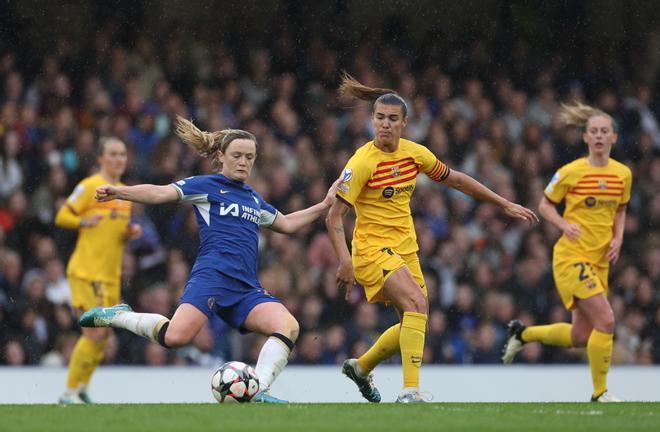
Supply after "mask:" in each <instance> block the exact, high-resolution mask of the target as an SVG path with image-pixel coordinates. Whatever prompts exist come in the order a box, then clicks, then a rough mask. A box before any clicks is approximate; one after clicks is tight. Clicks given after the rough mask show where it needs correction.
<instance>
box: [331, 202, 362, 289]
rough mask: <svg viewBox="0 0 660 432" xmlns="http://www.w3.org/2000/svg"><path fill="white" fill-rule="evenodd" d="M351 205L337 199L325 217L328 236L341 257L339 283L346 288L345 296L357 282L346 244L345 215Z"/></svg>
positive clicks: (338, 272) (338, 274) (341, 287)
mask: <svg viewBox="0 0 660 432" xmlns="http://www.w3.org/2000/svg"><path fill="white" fill-rule="evenodd" d="M348 210H349V207H348V206H347V205H346V204H345V203H344V202H342V201H340V200H337V201H335V203H334V204H333V205H332V207H330V211H329V212H328V216H327V217H326V218H325V225H326V227H327V228H328V237H330V241H331V242H332V246H333V247H334V249H335V253H336V254H337V257H338V258H339V267H338V268H337V285H338V286H339V288H340V289H345V290H346V291H345V298H346V300H348V298H349V297H350V295H351V289H352V288H353V285H354V284H355V275H354V274H353V262H352V261H351V253H350V252H349V251H348V246H347V245H346V232H345V231H344V216H345V215H346V213H348Z"/></svg>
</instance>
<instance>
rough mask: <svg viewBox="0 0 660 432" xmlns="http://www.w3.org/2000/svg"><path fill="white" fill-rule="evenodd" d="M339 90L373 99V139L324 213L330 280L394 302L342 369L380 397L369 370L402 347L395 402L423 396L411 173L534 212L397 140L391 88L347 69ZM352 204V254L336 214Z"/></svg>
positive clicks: (399, 111)
mask: <svg viewBox="0 0 660 432" xmlns="http://www.w3.org/2000/svg"><path fill="white" fill-rule="evenodd" d="M340 91H341V92H342V93H343V94H344V95H348V96H353V97H357V98H359V99H362V100H367V101H370V102H374V105H373V114H372V124H373V127H374V130H375V132H376V137H375V139H374V140H373V141H370V142H368V143H366V144H364V145H363V146H362V147H360V148H359V149H358V150H357V151H356V152H355V154H354V155H353V157H351V159H350V160H349V161H348V164H347V165H346V167H345V169H344V172H343V182H342V183H341V185H340V186H339V189H338V192H337V197H338V198H339V199H338V200H337V201H336V202H335V204H333V206H332V207H331V208H330V212H329V214H328V217H327V219H326V224H327V228H328V233H329V236H330V239H331V241H332V244H333V246H334V248H335V251H336V253H337V255H338V257H339V261H340V264H339V268H338V270H337V283H338V285H339V286H340V288H343V289H345V290H346V297H348V296H349V294H350V291H351V288H352V286H353V284H354V283H356V281H357V282H358V283H359V284H360V285H362V286H363V287H364V291H365V294H366V297H367V301H369V302H376V301H381V302H385V303H387V304H393V305H394V307H395V308H396V309H397V311H398V313H399V316H400V319H401V322H400V323H397V324H395V325H393V326H392V327H390V328H389V329H387V330H386V331H385V332H384V333H383V334H382V335H381V336H380V338H379V339H378V340H377V341H376V342H375V344H374V345H373V346H372V347H371V348H370V349H369V350H368V351H367V352H366V353H365V354H364V355H362V356H361V357H360V358H359V359H348V360H346V361H345V362H344V365H343V368H342V372H343V373H344V374H345V375H346V376H348V377H349V378H350V379H351V380H353V381H354V382H355V383H356V384H357V385H358V389H359V390H360V392H361V393H362V396H363V397H364V398H365V399H367V400H368V401H370V402H380V393H379V392H378V390H377V389H376V387H375V386H374V385H373V378H372V374H371V371H372V370H373V369H374V368H375V367H376V365H378V364H379V363H380V362H382V361H383V360H386V359H387V358H389V357H391V356H392V355H394V354H395V353H397V352H400V353H401V361H402V366H403V391H402V392H401V394H400V395H399V396H398V397H397V402H401V403H416V402H423V398H422V397H421V395H420V392H419V368H420V366H421V363H422V354H423V350H424V338H425V333H426V321H427V315H428V302H427V299H426V286H425V284H424V277H423V275H422V270H421V268H420V264H419V259H418V258H417V250H418V249H419V248H418V246H417V238H416V235H415V229H414V226H413V219H412V215H411V213H410V199H411V196H412V193H413V191H414V190H415V184H416V179H417V176H418V175H419V174H420V173H425V174H426V175H427V176H429V177H430V178H431V179H433V180H435V181H438V182H443V183H445V184H446V185H447V186H449V187H453V188H455V189H458V190H460V191H462V192H464V193H466V194H468V195H470V196H472V197H474V198H477V199H481V200H485V201H489V202H492V203H494V204H497V205H498V206H500V207H502V208H503V209H504V211H505V212H506V214H508V215H509V216H511V217H514V218H519V219H524V220H527V221H530V222H533V221H537V220H538V219H537V218H536V215H534V213H533V212H532V211H531V210H528V209H526V208H524V207H522V206H520V205H518V204H514V203H512V202H509V201H508V200H506V199H504V198H502V197H501V196H499V195H497V194H496V193H494V192H493V191H491V190H490V189H488V188H486V187H485V186H483V185H482V184H480V183H479V182H477V181H476V180H474V179H473V178H471V177H469V176H467V175H465V174H463V173H460V172H458V171H455V170H451V169H449V168H448V167H447V166H446V165H445V164H444V163H442V162H441V161H440V160H438V159H437V158H436V157H435V155H433V153H431V151H430V150H428V149H427V148H426V147H424V146H422V145H420V144H417V143H414V142H412V141H408V140H405V139H402V138H401V133H402V131H403V128H404V127H405V126H406V123H407V120H408V117H407V107H406V104H405V102H404V100H403V99H402V98H401V97H400V96H399V95H397V94H396V93H395V92H394V91H392V90H389V89H379V88H371V87H367V86H364V85H362V84H360V83H359V82H357V81H356V80H355V79H353V78H352V77H350V76H349V75H346V76H345V77H344V79H343V82H342V85H341V89H340ZM351 208H354V209H355V213H356V216H357V220H356V225H355V230H354V232H353V243H352V257H351V253H349V251H348V247H347V245H346V237H345V232H344V225H343V217H344V215H345V214H346V213H347V212H348V210H349V209H351Z"/></svg>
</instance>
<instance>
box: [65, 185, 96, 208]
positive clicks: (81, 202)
mask: <svg viewBox="0 0 660 432" xmlns="http://www.w3.org/2000/svg"><path fill="white" fill-rule="evenodd" d="M88 178H89V177H88ZM87 180H88V179H84V180H83V181H81V182H80V183H78V184H77V185H76V187H75V188H74V189H73V192H71V195H69V198H67V200H66V206H67V207H69V209H71V211H72V212H73V213H74V214H75V215H76V216H80V215H82V214H83V213H84V212H85V210H87V208H89V207H90V206H91V204H92V203H93V202H94V194H95V193H96V188H94V187H92V185H91V184H90V182H89V181H87Z"/></svg>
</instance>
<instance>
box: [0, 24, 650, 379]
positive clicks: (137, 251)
mask: <svg viewBox="0 0 660 432" xmlns="http://www.w3.org/2000/svg"><path fill="white" fill-rule="evenodd" d="M282 24H283V25H282V27H281V29H280V31H279V32H278V34H277V35H274V36H273V37H272V39H270V42H269V43H264V44H259V45H256V44H254V45H250V44H249V43H243V44H237V45H234V44H226V43H223V41H222V40H219V39H204V38H194V37H192V36H191V35H190V34H189V33H187V32H186V31H185V30H184V29H179V28H176V27H174V28H172V29H170V31H168V33H167V34H166V35H159V36H153V35H140V34H137V35H136V36H135V37H133V38H128V39H127V38H126V37H125V35H122V34H120V32H118V30H117V27H115V26H113V23H112V22H108V23H105V24H102V25H100V26H99V27H98V28H96V29H94V31H91V32H90V34H89V38H88V39H86V40H81V39H74V38H68V37H66V36H62V37H56V38H54V39H53V46H52V49H50V50H49V52H48V54H45V55H43V56H41V57H39V58H38V59H35V58H32V59H31V60H32V66H31V67H27V65H26V64H24V63H22V62H23V59H24V57H23V56H22V55H21V53H20V51H19V48H17V47H8V46H2V47H1V48H2V49H1V50H0V85H1V87H0V262H1V264H0V362H1V363H2V364H6V365H39V364H40V365H48V366H60V365H65V364H67V362H68V359H69V356H70V353H71V350H72V348H73V346H74V344H75V342H76V336H77V334H78V332H79V328H78V325H77V323H76V318H75V317H74V315H73V312H72V310H71V308H70V303H69V302H70V294H69V286H68V283H67V280H66V276H65V268H66V263H67V260H68V257H69V255H70V253H71V251H72V249H73V245H74V243H75V238H76V233H75V232H71V231H66V230H61V229H58V228H56V227H54V225H53V219H54V215H55V213H56V211H57V209H58V208H59V207H60V206H61V205H62V204H63V203H64V201H65V199H66V198H67V196H68V195H69V194H70V192H71V191H72V189H73V187H74V186H75V185H76V183H77V182H78V181H80V180H81V179H82V178H84V177H85V176H87V175H89V174H90V173H92V172H94V170H95V161H96V153H95V151H96V143H97V141H98V138H99V137H101V136H111V135H112V136H116V137H119V138H120V139H122V140H123V141H124V142H125V143H126V144H127V146H128V148H129V163H128V169H127V172H126V175H125V177H124V182H125V183H128V184H136V183H145V182H146V183H154V184H167V183H169V182H172V181H175V180H177V179H181V178H184V177H187V176H190V175H194V174H203V173H210V172H212V168H211V164H210V161H208V160H203V159H201V158H200V157H198V156H197V155H196V154H195V153H194V152H193V151H192V150H191V149H189V148H187V147H186V146H185V145H184V144H182V143H181V142H180V141H179V140H178V139H177V138H176V137H175V136H174V135H173V131H172V120H173V119H174V117H175V116H176V115H181V116H183V117H186V118H191V119H193V120H194V121H195V123H196V124H197V125H198V126H199V127H200V128H202V129H205V130H209V131H211V130H218V129H223V128H228V127H232V128H241V129H246V130H248V131H251V132H253V133H254V134H255V135H256V136H257V138H258V140H259V144H258V158H257V162H256V165H255V169H254V171H253V175H252V178H251V180H250V184H251V185H253V186H254V188H255V189H256V190H258V191H259V192H260V193H261V194H262V195H263V196H264V198H265V199H266V200H267V201H269V202H271V203H272V204H273V205H275V206H276V207H277V208H278V209H279V210H280V211H281V212H285V213H286V212H292V211H295V210H297V209H300V208H303V207H305V206H309V205H312V204H314V203H316V202H319V201H320V200H321V199H322V198H323V196H324V194H325V192H326V190H327V187H328V186H329V185H330V184H331V182H332V180H333V179H335V178H336V177H337V176H338V175H339V173H340V172H341V170H342V168H343V166H344V164H345V163H346V161H347V160H348V158H349V157H350V155H351V154H352V153H353V151H354V150H355V149H356V148H358V147H359V146H361V145H362V144H363V143H365V142H367V141H369V140H370V139H371V138H372V136H373V131H372V129H371V125H370V110H371V107H370V106H369V105H368V104H365V103H361V102H356V101H354V100H346V99H341V98H339V97H338V95H337V86H338V83H339V79H340V73H341V71H342V70H347V71H349V72H350V73H351V74H353V75H354V76H355V77H356V78H357V79H359V80H360V81H362V82H363V83H365V84H367V85H370V86H376V87H390V88H393V89H395V90H396V91H397V92H398V93H399V94H400V95H401V96H402V97H404V98H405V100H406V101H407V104H408V109H409V123H408V127H407V128H406V130H405V137H406V138H409V139H411V140H413V141H416V142H419V143H422V144H424V145H426V146H427V147H428V148H429V149H430V150H431V151H433V152H434V153H435V154H436V155H437V156H438V158H440V159H441V160H442V161H444V162H445V163H447V164H448V165H449V166H450V167H451V168H453V169H458V170H461V171H463V172H466V173H467V174H469V175H471V176H473V177H475V178H476V179H478V180H479V181H480V182H482V183H484V184H485V185H487V186H488V187H490V188H492V189H493V190H495V191H496V192H498V193H499V194H501V195H503V196H505V197H506V198H508V199H510V200H513V201H516V202H519V203H521V204H523V205H525V206H528V207H530V208H533V209H536V207H537V205H538V202H539V200H540V198H541V196H542V191H543V188H544V187H545V185H546V184H547V182H548V181H549V180H550V178H551V177H552V174H553V173H554V171H555V170H556V169H557V168H559V167H560V166H561V165H563V164H565V163H567V162H570V161H572V160H574V159H576V158H578V157H580V156H582V155H584V153H585V147H584V144H583V143H582V141H581V133H580V131H579V130H576V129H574V128H564V127H562V126H561V125H560V124H559V122H558V121H557V118H556V115H555V114H556V112H557V110H558V108H559V106H560V104H561V103H567V102H572V101H582V102H585V103H589V104H593V105H596V106H598V107H600V108H602V109H603V110H605V111H607V112H608V113H610V114H611V115H612V116H613V117H614V118H615V119H616V120H617V122H618V126H619V140H618V142H617V144H616V146H615V148H614V151H613V155H612V156H613V157H614V158H615V159H617V160H619V161H621V162H623V163H625V164H626V165H628V166H629V167H630V168H631V169H632V171H633V175H634V183H633V193H632V199H631V201H630V204H629V206H628V217H627V222H626V229H625V239H624V244H623V249H622V254H621V258H620V260H619V262H618V263H617V264H616V265H614V266H612V269H611V272H610V295H611V302H612V305H613V308H614V313H615V316H616V339H615V348H614V360H613V362H614V363H615V364H617V363H618V364H622V363H624V364H632V363H634V364H650V363H660V301H659V294H658V287H660V235H659V234H660V123H659V122H658V117H657V116H656V113H655V108H656V107H660V105H658V102H660V99H658V97H657V96H656V94H655V92H654V88H653V82H644V81H641V80H635V79H633V78H634V77H633V75H631V74H630V73H629V69H630V65H623V64H619V63H617V61H616V59H614V60H613V59H612V58H601V57H599V56H597V55H594V56H593V57H590V58H588V59H587V60H585V62H584V64H583V66H581V67H580V68H577V69H576V68H568V67H567V64H566V62H565V59H566V57H565V55H566V53H564V52H562V51H560V50H557V51H555V52H549V53H540V52H535V51H534V50H533V49H531V48H530V45H529V43H527V42H526V41H525V40H524V39H517V40H514V41H513V43H512V45H511V46H509V47H508V49H509V50H510V53H511V56H510V59H511V61H510V62H507V63H496V62H495V61H493V59H492V58H491V56H490V55H489V52H491V51H492V50H494V49H496V48H497V47H494V46H493V44H494V42H493V41H490V40H487V39H480V38H474V40H473V41H472V42H471V43H470V44H467V45H465V46H464V47H463V48H456V49H453V50H449V49H447V47H442V46H439V45H437V42H436V41H434V40H429V41H428V42H427V43H425V44H424V45H423V46H421V47H416V48H415V49H410V48H406V47H402V46H398V45H397V44H396V43H392V41H391V40H390V39H388V37H387V32H385V31H384V32H376V31H375V32H373V33H371V34H369V35H365V36H364V37H363V38H362V39H361V40H360V43H359V44H356V45H355V46H348V45H347V44H343V43H342V41H340V40H338V39H339V36H336V37H334V38H333V37H332V35H331V34H330V35H321V34H319V35H318V36H315V35H313V34H312V35H311V36H310V37H309V38H307V39H305V40H302V41H301V40H299V39H296V38H295V37H294V32H293V29H291V28H290V27H287V26H286V23H284V22H283V23H282ZM500 48H501V47H500ZM498 49H499V48H498ZM649 61H651V59H649ZM35 64H36V66H34V65H35ZM134 208H135V214H134V219H135V221H136V222H138V223H140V224H141V225H142V227H143V229H144V235H143V237H142V238H140V239H138V240H135V241H132V242H130V243H129V244H128V246H127V248H126V254H125V257H124V261H123V266H122V293H123V298H124V300H125V301H126V302H127V303H129V304H131V305H132V306H133V308H134V309H135V310H137V311H141V312H154V313H160V314H163V315H166V316H170V314H171V313H172V311H173V310H174V308H175V306H176V305H177V301H178V298H179V296H180V295H181V292H182V289H183V288H184V286H185V283H186V279H187V276H188V273H189V271H190V268H191V266H192V264H193V262H194V260H195V256H196V252H197V247H198V237H197V224H196V221H195V217H194V213H193V209H192V207H191V206H189V205H163V206H151V207H150V206H146V207H145V206H140V205H135V207H134ZM411 210H412V213H413V215H414V218H415V225H416V230H417V236H418V239H419V246H420V251H419V255H420V259H421V262H422V267H423V270H424V272H425V277H426V282H427V287H428V291H429V300H430V316H429V331H428V334H427V337H426V350H425V356H424V362H425V363H441V364H467V363H471V364H483V363H498V362H499V361H500V356H501V349H502V347H503V344H504V342H505V336H506V324H507V322H508V321H509V320H511V319H513V318H516V317H519V318H521V319H522V320H523V321H524V322H525V323H526V324H532V323H547V322H555V321H567V320H569V319H570V315H569V314H568V313H567V312H566V311H565V310H564V308H563V306H562V305H561V303H560V301H559V298H558V296H557V294H556V292H555V288H554V284H553V279H552V269H551V262H552V259H551V258H552V246H553V244H554V242H555V241H556V239H557V238H558V236H559V234H560V233H559V232H558V230H556V229H555V228H553V227H552V226H551V225H550V224H549V223H547V222H542V223H541V224H540V225H537V226H528V225H526V224H524V223H519V222H514V221H512V220H509V219H507V218H506V217H505V216H504V215H503V214H502V212H501V211H500V210H499V209H498V208H496V207H494V206H492V205H489V204H484V203H480V202H475V201H474V200H472V199H471V198H469V197H468V196H465V195H463V194H461V193H459V192H457V191H454V190H449V189H448V188H446V187H444V186H443V185H442V184H437V183H433V182H431V181H430V180H429V179H428V178H426V177H425V176H420V177H419V178H418V183H417V190H416V192H415V194H414V198H413V201H412V207H411ZM347 231H348V232H350V231H351V230H347ZM260 251H261V253H260V263H259V264H260V278H261V282H262V285H263V286H264V287H265V288H267V289H269V290H270V291H271V292H272V293H273V294H274V295H276V296H277V297H279V298H280V299H282V301H283V302H284V303H285V305H286V306H287V308H288V309H289V310H290V311H291V312H292V313H293V314H294V315H295V316H296V317H297V318H298V320H299V322H300V325H301V335H300V338H299V340H298V344H297V346H296V349H295V350H294V352H293V354H292V358H291V363H294V364H340V363H341V362H342V361H343V360H344V359H345V358H347V357H355V356H357V355H359V354H361V353H362V352H364V351H365V350H366V348H367V347H369V346H370V345H371V344H372V343H373V341H374V340H375V339H376V338H377V336H378V335H379V333H380V332H381V331H383V330H384V329H386V328H387V327H389V326H390V325H391V324H392V323H393V322H395V321H396V320H397V317H396V313H395V311H394V310H393V309H392V308H388V307H385V306H382V305H370V304H367V303H365V302H364V299H363V293H362V292H361V290H360V289H357V290H354V296H353V297H351V298H350V299H349V300H348V301H345V300H344V297H343V293H342V292H340V291H339V290H338V288H337V286H336V280H335V271H336V267H337V261H336V258H335V256H334V252H333V249H332V246H331V244H330V242H329V239H328V237H327V235H326V232H325V226H324V223H323V220H319V221H318V222H317V223H315V224H313V225H312V226H310V227H309V228H308V229H305V230H303V231H302V232H301V233H299V234H297V235H295V236H284V235H280V234H276V233H273V232H270V231H268V230H263V231H262V238H261V241H260ZM260 346H261V340H260V339H259V338H257V337H255V336H254V335H247V336H240V335H238V334H237V333H236V332H235V331H233V330H230V329H228V328H227V327H226V325H224V323H223V322H222V321H220V320H219V319H218V320H213V321H210V322H209V324H208V326H207V327H206V328H205V329H204V330H203V331H202V332H201V333H200V334H199V335H198V336H197V337H196V339H195V340H194V343H193V344H192V345H191V346H189V347H187V348H183V349H177V350H169V351H168V350H165V349H164V348H162V347H160V346H159V345H156V344H152V343H149V342H146V341H145V340H144V339H142V338H139V337H136V336H133V335H132V334H129V333H127V332H124V331H117V332H116V333H115V336H113V338H112V339H111V341H110V343H109V344H108V346H107V348H106V356H105V360H104V364H148V365H165V364H177V365H180V364H196V365H207V366H209V367H210V366H213V365H215V364H218V363H220V362H221V361H223V360H229V359H232V360H233V359H237V360H238V359H240V360H243V361H246V362H251V363H255V362H256V356H257V354H258V349H259V348H260ZM584 356H585V353H584V352H583V350H572V349H559V348H553V347H542V346H541V345H539V344H529V345H527V346H526V347H525V349H524V351H523V353H522V355H521V356H519V361H521V362H525V363H562V364H563V363H575V362H582V361H583V357H584ZM392 361H393V362H397V361H398V359H396V358H395V359H393V360H392Z"/></svg>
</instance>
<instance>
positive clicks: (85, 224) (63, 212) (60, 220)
mask: <svg viewBox="0 0 660 432" xmlns="http://www.w3.org/2000/svg"><path fill="white" fill-rule="evenodd" d="M101 219H103V215H100V214H94V215H91V216H89V217H86V218H83V217H80V216H78V215H77V214H76V213H75V212H74V211H73V209H72V208H71V207H70V206H69V204H68V203H65V204H64V205H63V206H62V208H60V209H59V210H58V211H57V215H55V225H56V226H58V227H60V228H66V229H78V228H92V227H95V226H96V225H98V224H99V222H100V221H101Z"/></svg>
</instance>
